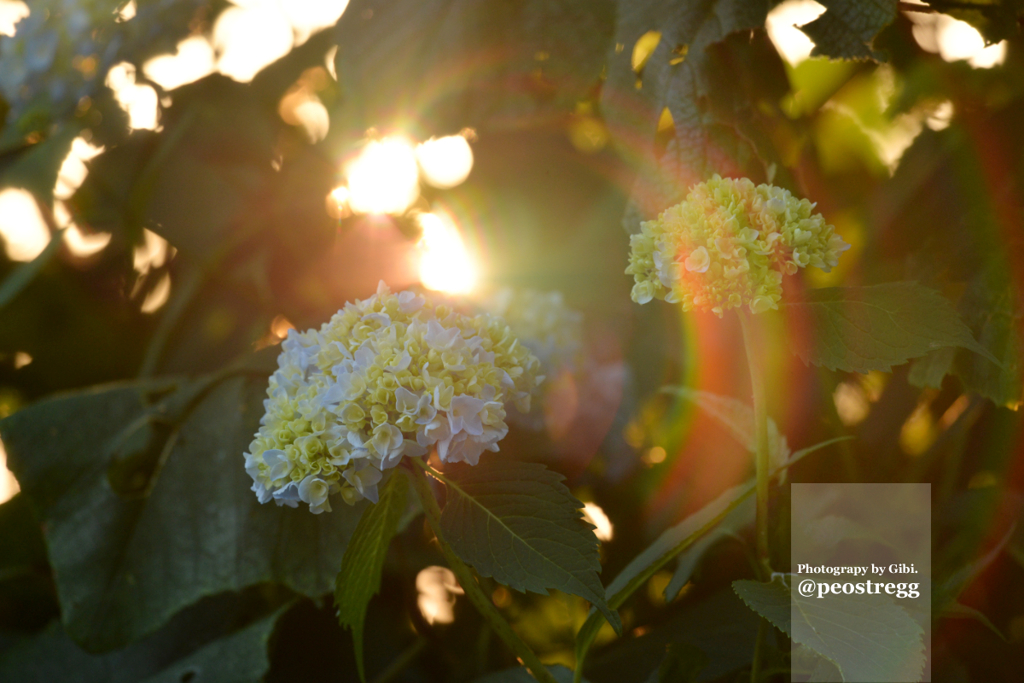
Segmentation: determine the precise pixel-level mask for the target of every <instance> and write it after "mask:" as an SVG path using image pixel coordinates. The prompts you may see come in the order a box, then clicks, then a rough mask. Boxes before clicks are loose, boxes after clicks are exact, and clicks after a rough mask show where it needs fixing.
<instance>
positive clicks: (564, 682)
mask: <svg viewBox="0 0 1024 683" xmlns="http://www.w3.org/2000/svg"><path fill="white" fill-rule="evenodd" d="M547 669H548V671H550V672H551V675H552V676H554V677H555V680H556V681H558V683H571V681H572V669H567V668H566V667H564V666H562V665H561V664H556V665H554V666H549V667H548V668H547ZM535 681H536V679H535V678H534V677H533V676H531V675H530V672H528V671H527V670H526V667H522V666H517V667H514V668H511V669H504V670H502V671H496V672H494V673H490V674H487V675H486V676H481V677H480V678H477V679H476V680H475V681H474V683H535ZM584 681H585V679H584Z"/></svg>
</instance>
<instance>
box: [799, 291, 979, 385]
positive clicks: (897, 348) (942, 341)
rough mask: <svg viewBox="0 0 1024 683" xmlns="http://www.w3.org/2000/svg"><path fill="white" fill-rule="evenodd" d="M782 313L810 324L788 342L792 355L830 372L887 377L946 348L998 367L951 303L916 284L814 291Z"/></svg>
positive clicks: (934, 292) (936, 293)
mask: <svg viewBox="0 0 1024 683" xmlns="http://www.w3.org/2000/svg"><path fill="white" fill-rule="evenodd" d="M784 310H787V311H792V312H794V313H797V314H799V315H804V316H806V317H807V319H808V320H809V321H810V324H811V334H810V335H809V336H807V337H801V336H795V337H793V338H792V339H791V340H790V342H791V344H792V349H793V352H794V353H796V354H797V355H798V356H800V358H801V359H802V360H803V361H804V362H805V363H813V364H814V365H823V366H825V367H826V368H828V369H829V370H845V371H848V372H862V373H867V372H870V371H872V370H882V371H885V372H888V371H889V370H890V369H892V366H894V365H902V364H903V363H905V362H907V361H908V360H910V359H911V358H918V357H920V356H923V355H925V354H927V353H929V352H931V351H934V350H936V349H941V348H945V347H962V348H965V349H969V350H971V351H974V352H976V353H979V354H981V355H982V356H985V358H988V359H990V360H989V361H986V362H992V363H995V362H996V361H995V358H994V357H993V356H992V354H991V353H989V351H988V349H986V348H985V347H983V346H981V345H980V344H978V342H976V341H975V340H974V337H973V336H971V331H970V329H969V328H968V327H967V325H965V324H964V322H963V321H962V320H961V319H960V316H959V315H957V312H956V310H955V309H954V308H953V306H952V304H950V302H949V301H948V300H946V299H944V298H943V297H942V296H941V295H939V293H938V292H936V291H934V290H931V289H928V288H927V287H922V286H921V285H919V284H917V283H916V282H890V283H886V284H883V285H874V286H871V287H830V288H827V289H816V290H812V291H810V292H809V293H808V295H807V298H806V299H805V300H803V301H796V302H792V303H787V304H785V306H784Z"/></svg>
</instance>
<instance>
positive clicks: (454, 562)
mask: <svg viewBox="0 0 1024 683" xmlns="http://www.w3.org/2000/svg"><path fill="white" fill-rule="evenodd" d="M413 462H415V463H416V464H415V466H413V467H412V468H411V469H412V474H413V482H414V483H415V485H416V493H417V494H419V497H420V502H422V503H423V511H424V512H425V513H426V515H427V522H428V523H429V524H430V528H431V530H432V531H433V532H434V536H436V537H437V543H438V545H440V546H441V553H442V554H443V555H444V559H445V561H447V562H448V566H449V567H450V568H451V570H452V571H453V572H454V573H455V578H457V579H458V580H459V585H461V586H462V589H463V590H465V591H466V596H467V597H469V601H470V602H472V603H473V606H474V607H476V609H477V611H478V612H480V614H481V616H483V618H484V619H486V620H487V623H488V624H489V625H490V627H491V628H492V629H494V632H495V633H497V634H498V636H499V637H500V638H501V639H502V640H503V641H505V644H506V645H508V647H509V649H511V650H512V652H513V653H515V655H516V657H518V658H519V661H521V662H522V664H523V666H525V667H526V669H527V670H528V671H529V672H530V674H532V675H533V677H534V678H536V679H537V680H538V681H540V682H541V683H557V681H556V680H555V677H554V676H552V675H551V672H549V671H548V670H547V668H546V667H545V666H544V665H543V664H541V662H540V660H539V659H537V655H536V654H534V652H533V650H531V649H530V646H529V645H527V644H526V643H524V642H523V640H522V639H521V638H520V637H519V636H518V635H516V632H515V631H513V630H512V627H511V626H510V625H509V623H508V622H507V621H505V618H504V617H503V616H501V612H499V611H498V608H497V607H495V606H494V603H493V602H491V599H490V598H489V597H487V595H486V594H485V593H484V592H483V590H482V589H481V588H480V585H479V584H478V583H477V582H476V577H474V576H473V572H472V571H471V570H470V568H469V567H468V566H466V563H464V562H463V561H462V560H460V559H459V557H458V555H456V554H455V551H454V550H452V547H451V546H450V545H448V541H446V540H445V538H444V536H443V535H442V534H441V509H440V508H439V507H438V505H437V501H436V500H435V499H434V492H433V491H431V490H430V482H428V481H427V476H426V472H431V473H433V470H431V469H430V468H429V467H428V466H427V464H426V463H424V462H423V461H422V460H419V459H414V460H413Z"/></svg>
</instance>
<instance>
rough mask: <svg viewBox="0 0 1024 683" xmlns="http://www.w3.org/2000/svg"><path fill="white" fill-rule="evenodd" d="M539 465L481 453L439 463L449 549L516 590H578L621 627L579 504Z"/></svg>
mask: <svg viewBox="0 0 1024 683" xmlns="http://www.w3.org/2000/svg"><path fill="white" fill-rule="evenodd" d="M563 478H564V477H562V475H560V474H558V473H557V472H552V471H551V470H549V469H547V468H546V467H544V466H543V465H539V464H536V463H525V462H518V461H515V460H509V459H503V458H493V457H492V458H486V459H484V460H482V461H481V462H480V464H479V465H477V466H476V467H470V466H468V465H456V466H450V467H448V468H446V469H445V473H444V481H445V483H446V484H447V499H446V502H445V506H444V510H443V511H442V512H441V530H442V533H443V535H444V537H445V538H447V539H448V542H449V543H450V544H451V546H452V549H453V550H454V551H455V553H456V554H457V555H458V556H459V557H460V558H461V559H462V560H463V561H464V562H466V563H467V564H469V565H471V566H472V567H473V568H474V569H476V571H477V572H478V573H479V574H481V575H482V576H490V577H494V580H495V581H497V582H498V583H501V584H504V585H506V586H508V587H509V588H513V589H515V590H518V591H532V592H534V593H540V594H542V595H547V593H548V590H549V589H552V588H553V589H556V590H560V591H562V592H565V593H571V594H573V595H578V596H580V597H581V598H583V599H585V600H587V601H588V602H590V604H592V605H594V606H595V607H596V608H598V609H599V610H601V612H602V613H603V614H604V615H605V618H607V619H608V622H609V623H610V624H612V626H614V627H615V629H616V630H617V631H618V630H621V628H622V626H621V622H620V621H619V616H618V614H617V613H616V612H615V610H613V609H611V608H610V607H608V603H607V602H606V600H605V590H604V586H602V585H601V579H600V578H599V577H598V573H599V572H600V571H601V557H600V554H599V552H598V549H599V542H598V540H597V536H595V535H594V531H593V529H594V527H593V526H592V525H590V524H588V523H587V522H585V521H584V520H583V515H582V513H581V508H582V507H583V503H581V502H580V501H578V500H576V498H574V497H573V495H572V494H571V493H569V489H567V488H566V487H565V485H564V484H562V480H563Z"/></svg>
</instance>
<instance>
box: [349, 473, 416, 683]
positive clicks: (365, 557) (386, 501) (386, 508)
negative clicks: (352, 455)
mask: <svg viewBox="0 0 1024 683" xmlns="http://www.w3.org/2000/svg"><path fill="white" fill-rule="evenodd" d="M408 490H409V480H408V479H406V477H405V473H404V472H401V471H394V472H393V473H392V475H391V476H390V477H389V478H388V481H387V483H385V484H384V486H383V488H382V490H381V492H380V500H379V502H378V503H377V504H376V505H371V506H370V507H368V508H367V509H366V510H364V511H363V516H362V518H361V519H360V520H359V524H358V525H357V526H356V530H355V532H353V534H352V538H351V539H350V540H349V543H348V548H347V549H346V550H345V556H344V557H343V558H342V560H341V570H340V571H339V572H338V576H337V578H335V580H334V604H335V606H336V607H337V608H338V622H339V623H340V624H341V625H342V626H345V627H347V628H350V629H352V639H353V640H354V641H355V652H356V667H357V668H358V669H359V679H360V680H363V681H365V680H366V673H365V670H364V668H363V622H364V620H365V619H366V607H367V605H369V604H370V598H372V597H373V596H374V595H376V594H377V591H379V590H380V574H381V571H382V570H383V568H384V559H385V558H386V557H387V555H388V545H390V543H391V539H392V538H393V537H394V535H395V533H396V532H397V531H398V523H399V522H400V521H401V518H402V515H403V514H404V513H405V508H406V494H407V492H408Z"/></svg>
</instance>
